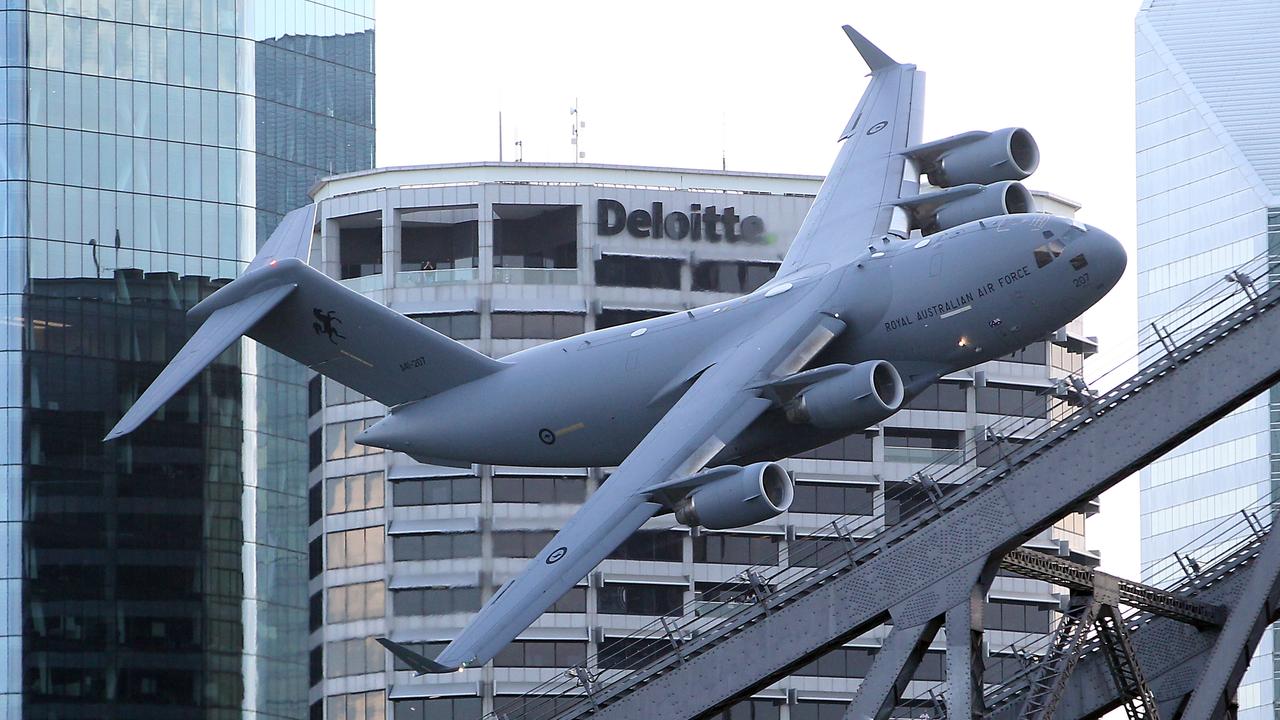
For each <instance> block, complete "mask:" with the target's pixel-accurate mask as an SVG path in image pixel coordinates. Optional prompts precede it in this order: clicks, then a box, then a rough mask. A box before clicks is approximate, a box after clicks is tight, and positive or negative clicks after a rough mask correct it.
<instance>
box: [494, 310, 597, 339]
mask: <svg viewBox="0 0 1280 720" xmlns="http://www.w3.org/2000/svg"><path fill="white" fill-rule="evenodd" d="M489 319H490V322H491V323H492V329H493V339H495V340H519V339H526V338H527V339H534V340H560V339H563V338H567V337H573V336H574V335H578V334H581V333H582V332H583V331H584V330H586V321H587V319H586V316H585V315H579V314H577V313H550V312H547V313H507V312H495V313H493V314H492V315H490V316H489Z"/></svg>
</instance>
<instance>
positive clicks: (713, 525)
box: [675, 462, 796, 530]
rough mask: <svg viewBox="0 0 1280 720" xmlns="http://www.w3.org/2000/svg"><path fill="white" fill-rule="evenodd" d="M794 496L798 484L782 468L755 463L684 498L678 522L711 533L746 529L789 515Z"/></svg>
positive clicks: (676, 509) (767, 463)
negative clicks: (773, 518) (701, 528)
mask: <svg viewBox="0 0 1280 720" xmlns="http://www.w3.org/2000/svg"><path fill="white" fill-rule="evenodd" d="M795 495H796V490H795V483H794V482H792V480H791V476H790V475H789V474H787V471H786V470H784V469H783V468H782V466H781V465H779V464H778V463H774V462H762V463H756V464H754V465H748V466H747V467H744V468H740V469H739V470H738V472H736V473H734V474H733V475H730V476H728V477H723V478H720V479H719V480H713V481H711V482H709V483H707V484H706V485H703V486H701V487H699V488H697V489H696V490H694V491H693V492H691V493H689V494H688V495H686V496H684V498H683V499H681V500H680V501H679V502H677V503H676V505H675V514H676V521H677V522H680V523H683V524H685V525H688V526H689V527H696V526H702V527H705V528H708V529H710V530H727V529H730V528H740V527H746V526H748V525H754V524H756V523H758V522H763V521H765V520H768V519H769V518H772V517H777V516H778V515H781V514H782V513H784V512H786V511H787V508H789V507H791V501H792V499H794V498H795Z"/></svg>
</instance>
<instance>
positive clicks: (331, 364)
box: [104, 205, 507, 440]
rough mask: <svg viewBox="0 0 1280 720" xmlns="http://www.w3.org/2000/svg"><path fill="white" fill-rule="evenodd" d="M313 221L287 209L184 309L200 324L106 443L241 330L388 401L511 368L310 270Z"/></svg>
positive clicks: (310, 212)
mask: <svg viewBox="0 0 1280 720" xmlns="http://www.w3.org/2000/svg"><path fill="white" fill-rule="evenodd" d="M314 218H315V206H314V205H308V206H306V207H303V208H299V209H297V210H294V211H293V212H291V213H289V214H288V215H286V216H285V217H284V219H283V220H281V221H280V225H279V226H278V227H277V228H276V230H275V232H273V233H272V234H271V237H270V238H269V239H268V240H267V242H266V244H265V245H263V247H262V250H261V251H260V252H259V253H258V254H257V256H256V257H254V259H253V261H252V262H250V263H249V267H248V268H247V269H246V270H245V272H244V274H243V275H241V276H240V277H239V278H237V279H236V280H234V281H232V282H230V283H227V284H226V285H225V286H223V287H221V288H219V289H218V291H217V292H215V293H213V294H212V295H210V296H209V297H208V298H205V299H204V300H203V301H202V302H200V303H199V304H198V305H196V306H195V307H193V308H192V309H191V311H190V312H189V313H187V315H188V317H190V318H192V319H194V320H199V321H202V322H203V324H202V325H201V326H200V329H199V330H197V331H196V332H195V334H194V335H192V336H191V339H190V340H188V341H187V344H186V345H184V346H183V347H182V350H180V351H179V352H178V354H177V355H176V356H175V357H174V358H173V360H171V361H170V362H169V364H168V365H167V366H165V368H164V370H163V371H161V373H160V376H159V377H157V378H156V380H155V382H153V383H152V384H151V386H150V387H148V388H147V390H146V392H144V393H143V394H142V397H140V398H138V401H137V402H136V403H134V405H133V407H131V408H130V409H129V411H128V412H126V413H125V414H124V417H122V418H120V421H119V422H118V423H116V426H115V427H114V428H112V429H111V432H109V433H107V436H106V438H104V439H105V440H112V439H114V438H118V437H120V436H122V435H125V434H128V433H130V432H132V431H133V430H135V429H137V427H138V426H139V425H141V424H142V423H143V421H145V420H146V419H147V418H148V417H151V415H152V414H153V413H155V411H156V410H158V409H160V406H161V405H163V404H164V403H165V402H166V401H168V400H169V398H171V397H173V395H174V394H175V393H177V392H178V391H179V390H181V389H182V388H183V387H184V386H185V385H186V384H187V383H188V382H190V381H191V380H192V379H193V378H195V376H196V375H198V374H199V373H200V371H201V370H203V369H204V368H205V366H207V365H208V364H209V363H211V362H213V360H214V359H215V358H217V357H218V355H219V354H221V353H222V351H223V350H226V349H227V347H229V346H230V345H231V344H232V343H233V342H235V341H236V339H237V338H239V337H240V336H241V335H246V336H248V337H251V338H253V339H254V340H257V341H258V342H260V343H262V344H264V345H266V346H267V347H270V348H272V349H273V350H277V351H279V352H281V353H283V354H284V355H287V356H289V357H291V358H293V359H294V360H297V361H298V362H300V363H302V364H304V365H306V366H307V367H309V368H311V369H312V370H315V371H316V372H319V373H320V374H322V375H324V376H325V377H329V378H332V379H334V380H336V381H338V382H340V383H342V384H343V385H346V386H347V387H349V388H351V389H353V390H355V391H357V392H360V393H363V394H365V395H367V396H368V397H370V398H372V399H374V400H377V401H378V402H380V403H382V404H384V405H387V406H388V407H390V406H394V405H399V404H401V403H405V402H409V401H412V400H419V399H421V398H424V397H429V396H431V395H435V394H436V393H439V392H442V391H444V390H448V389H449V388H452V387H455V386H457V385H461V384H463V383H468V382H471V381H472V380H478V379H480V378H482V377H485V376H487V375H491V374H493V373H495V372H498V371H499V370H501V369H503V368H504V367H507V365H506V363H503V362H500V361H497V360H494V359H492V358H489V357H487V356H485V355H482V354H480V353H478V352H476V351H474V350H472V349H470V348H468V347H466V346H465V345H462V344H460V343H458V342H455V341H454V340H451V339H449V338H448V337H445V336H444V335H441V334H440V333H437V332H435V331H433V330H431V329H429V328H427V327H424V326H423V325H421V324H419V323H417V322H414V321H413V320H410V319H409V318H407V317H405V316H404V315H401V314H400V313H398V312H395V311H394V310H391V309H390V308H387V307H385V306H383V305H381V304H379V303H377V302H374V301H373V300H370V299H369V298H366V297H364V296H363V295H360V294H359V293H357V292H354V291H352V290H350V289H348V288H346V287H344V286H343V285H341V284H340V283H338V282H335V281H334V280H332V279H331V278H329V277H327V276H325V275H324V274H323V273H321V272H319V271H318V270H315V269H314V268H312V267H310V266H308V265H307V256H308V254H309V252H310V248H311V235H312V229H313V227H314V225H315V220H314Z"/></svg>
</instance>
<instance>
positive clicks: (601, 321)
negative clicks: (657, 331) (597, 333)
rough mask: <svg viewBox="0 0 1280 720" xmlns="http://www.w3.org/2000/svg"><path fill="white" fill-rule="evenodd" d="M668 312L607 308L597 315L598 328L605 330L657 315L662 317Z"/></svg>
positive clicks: (649, 318) (650, 318)
mask: <svg viewBox="0 0 1280 720" xmlns="http://www.w3.org/2000/svg"><path fill="white" fill-rule="evenodd" d="M666 314H667V313H666V312H664V311H662V310H627V309H615V308H605V309H603V310H601V311H600V314H598V315H596V329H597V330H603V329H605V328H611V327H617V326H619V325H626V324H627V323H633V322H642V321H644V320H652V319H653V318H656V317H662V316H663V315H666Z"/></svg>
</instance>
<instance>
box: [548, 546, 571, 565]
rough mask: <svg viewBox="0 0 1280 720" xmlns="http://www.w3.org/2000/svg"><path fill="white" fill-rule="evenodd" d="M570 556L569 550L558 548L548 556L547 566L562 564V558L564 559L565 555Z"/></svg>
mask: <svg viewBox="0 0 1280 720" xmlns="http://www.w3.org/2000/svg"><path fill="white" fill-rule="evenodd" d="M568 554H569V548H567V547H558V548H556V549H555V550H552V551H551V554H550V555H548V556H547V564H548V565H555V564H556V563H558V562H560V559H561V558H563V557H564V556H565V555H568Z"/></svg>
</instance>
